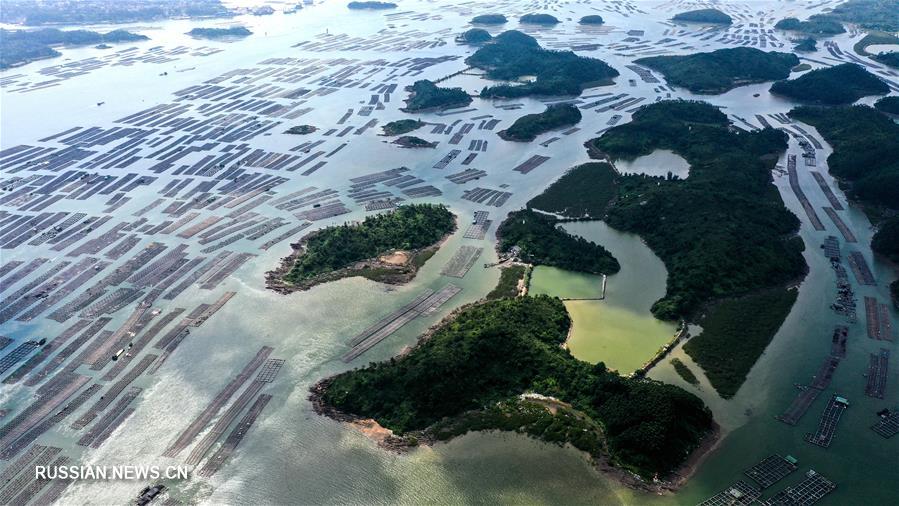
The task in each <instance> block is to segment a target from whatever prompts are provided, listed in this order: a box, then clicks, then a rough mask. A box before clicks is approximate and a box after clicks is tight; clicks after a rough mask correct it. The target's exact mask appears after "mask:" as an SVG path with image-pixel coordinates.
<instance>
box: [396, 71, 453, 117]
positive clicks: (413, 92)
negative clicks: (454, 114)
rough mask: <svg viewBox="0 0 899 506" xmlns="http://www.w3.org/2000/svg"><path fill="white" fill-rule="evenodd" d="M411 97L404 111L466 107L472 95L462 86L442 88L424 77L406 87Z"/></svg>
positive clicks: (407, 100)
mask: <svg viewBox="0 0 899 506" xmlns="http://www.w3.org/2000/svg"><path fill="white" fill-rule="evenodd" d="M406 90H408V91H409V93H410V94H409V98H407V99H406V107H404V108H402V109H400V110H401V111H403V112H428V111H440V110H443V109H453V108H456V107H465V106H466V105H468V104H470V103H471V97H470V96H469V95H468V93H465V90H463V89H462V88H440V87H438V86H437V85H436V84H434V83H432V82H431V81H428V80H427V79H422V80H420V81H415V84H413V85H412V86H409V87H407V88H406Z"/></svg>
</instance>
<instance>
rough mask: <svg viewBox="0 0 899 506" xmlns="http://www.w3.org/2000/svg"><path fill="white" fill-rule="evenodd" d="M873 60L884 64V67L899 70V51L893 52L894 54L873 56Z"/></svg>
mask: <svg viewBox="0 0 899 506" xmlns="http://www.w3.org/2000/svg"><path fill="white" fill-rule="evenodd" d="M871 58H873V59H874V60H876V61H878V62H880V63H883V64H884V65H888V66H890V67H893V68H897V69H899V51H893V52H892V53H880V54H876V55H874V56H872V57H871Z"/></svg>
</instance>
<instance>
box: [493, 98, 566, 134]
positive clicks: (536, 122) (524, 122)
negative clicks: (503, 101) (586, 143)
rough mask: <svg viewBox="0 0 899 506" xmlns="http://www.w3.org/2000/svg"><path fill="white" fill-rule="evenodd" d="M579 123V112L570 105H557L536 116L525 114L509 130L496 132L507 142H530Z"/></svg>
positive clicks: (548, 107)
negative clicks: (550, 132)
mask: <svg viewBox="0 0 899 506" xmlns="http://www.w3.org/2000/svg"><path fill="white" fill-rule="evenodd" d="M580 121H581V110H580V109H578V108H577V107H576V106H574V105H572V104H557V105H550V106H547V107H546V110H545V111H543V112H540V113H536V114H526V115H524V116H522V117H520V118H518V119H517V120H515V123H512V126H510V127H509V128H507V129H505V130H502V131H500V132H498V134H499V136H500V138H502V139H503V140H507V141H515V142H530V141H532V140H534V139H536V138H537V136H538V135H540V134H543V133H546V132H549V131H550V130H556V129H559V128H564V127H567V126H572V125H576V124H577V123H579V122H580Z"/></svg>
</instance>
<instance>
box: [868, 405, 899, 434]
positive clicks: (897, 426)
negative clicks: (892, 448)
mask: <svg viewBox="0 0 899 506" xmlns="http://www.w3.org/2000/svg"><path fill="white" fill-rule="evenodd" d="M871 430H873V431H874V432H876V433H877V434H879V435H880V436H882V437H883V438H885V439H889V438H891V437H893V436H895V435H896V434H899V409H894V410H893V411H892V412H890V413H889V414H887V415H885V416H882V417H881V418H880V421H879V422H877V423H876V424H875V425H872V426H871Z"/></svg>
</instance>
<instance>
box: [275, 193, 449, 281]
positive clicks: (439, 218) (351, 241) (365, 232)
mask: <svg viewBox="0 0 899 506" xmlns="http://www.w3.org/2000/svg"><path fill="white" fill-rule="evenodd" d="M455 226H456V225H455V218H454V217H453V214H452V213H451V212H450V211H449V210H448V209H447V208H446V207H444V206H438V205H432V204H411V205H405V206H400V207H397V208H396V210H395V211H393V212H389V213H382V214H376V215H372V216H368V217H366V218H365V220H363V221H362V222H361V223H356V224H353V225H349V224H346V223H344V224H343V225H338V226H334V227H328V228H324V229H321V230H319V231H317V232H315V233H312V234H310V235H308V236H307V238H306V240H305V243H304V245H303V246H304V250H303V252H302V254H301V255H300V256H299V257H298V258H297V259H296V262H295V263H294V264H293V267H292V268H291V269H290V272H288V273H287V275H286V276H285V280H286V281H288V282H291V283H296V282H298V281H304V280H308V279H310V278H313V277H315V276H318V275H321V274H327V273H330V272H332V271H336V270H338V269H342V268H344V267H348V266H350V265H351V264H353V263H355V262H358V261H361V260H366V259H369V258H374V257H377V256H379V255H383V254H385V253H388V252H390V251H393V250H414V249H420V248H425V247H427V246H430V245H432V244H435V243H436V242H438V241H439V240H440V239H441V238H443V236H444V235H446V234H448V233H450V232H452V231H453V230H454V229H455Z"/></svg>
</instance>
